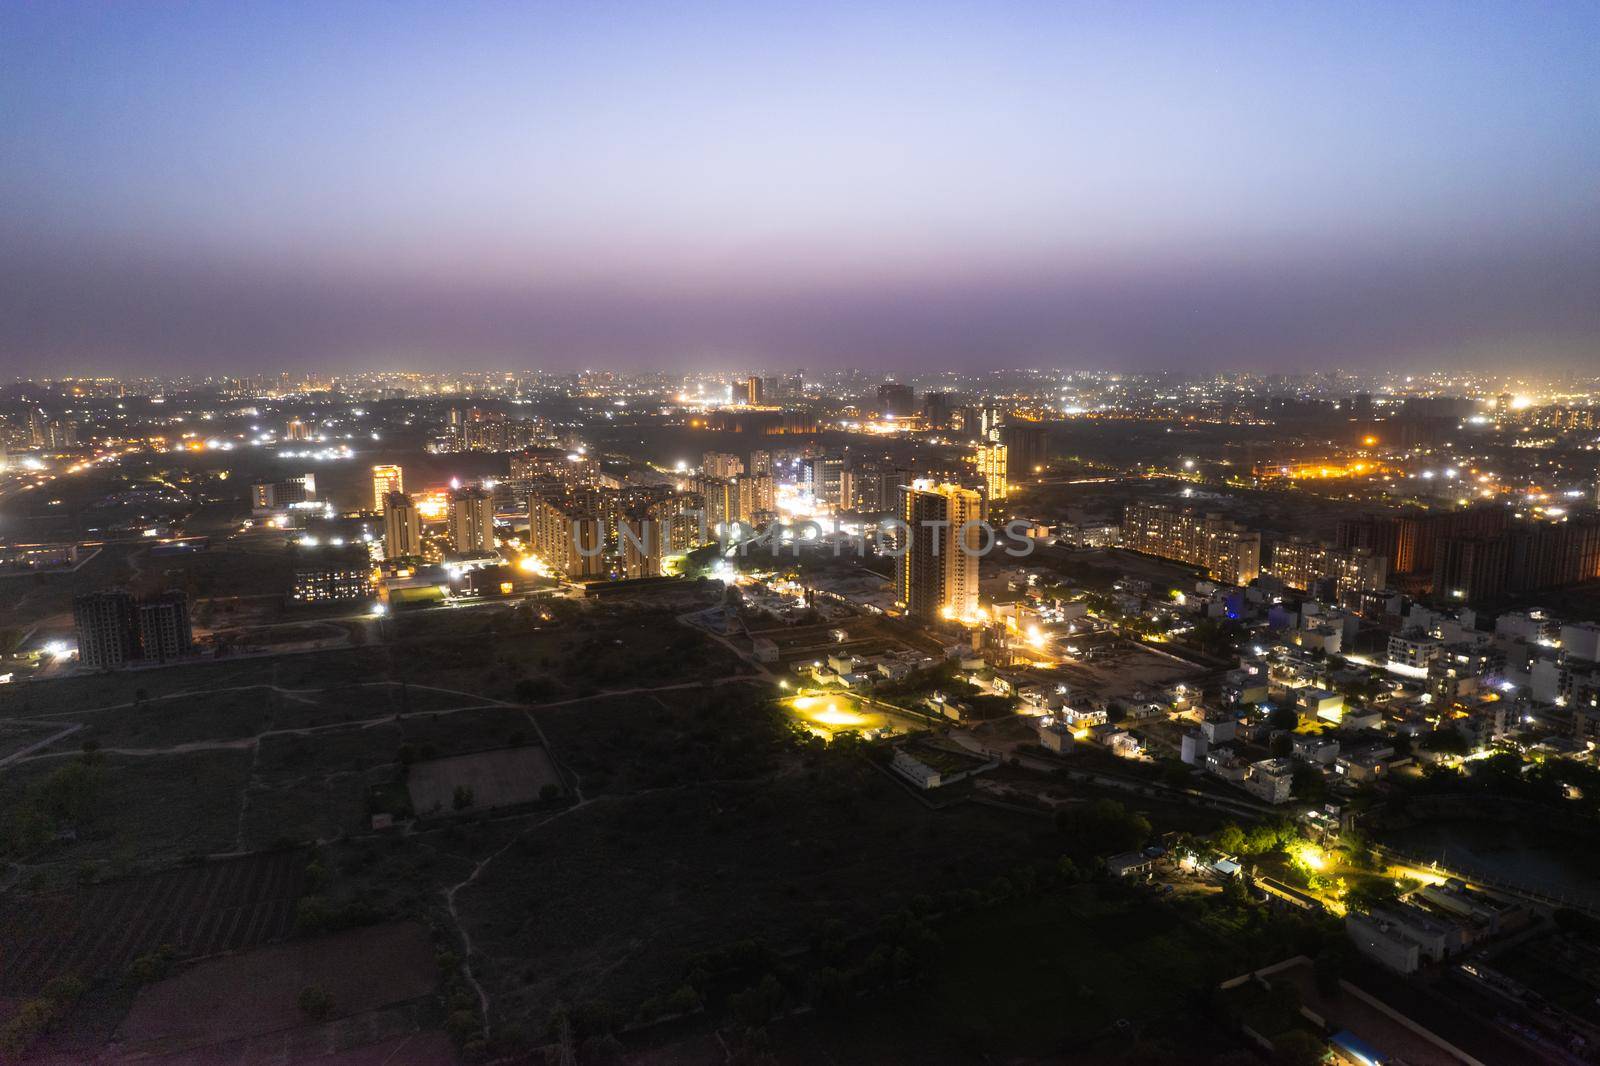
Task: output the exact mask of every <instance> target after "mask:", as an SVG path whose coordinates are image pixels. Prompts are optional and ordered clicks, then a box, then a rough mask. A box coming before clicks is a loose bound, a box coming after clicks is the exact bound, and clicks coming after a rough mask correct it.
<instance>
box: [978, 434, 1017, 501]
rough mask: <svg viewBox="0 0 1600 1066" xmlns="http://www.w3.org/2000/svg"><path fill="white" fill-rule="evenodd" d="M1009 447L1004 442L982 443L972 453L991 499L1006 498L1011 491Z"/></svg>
mask: <svg viewBox="0 0 1600 1066" xmlns="http://www.w3.org/2000/svg"><path fill="white" fill-rule="evenodd" d="M1006 455H1007V448H1006V446H1005V445H1004V444H980V445H978V446H977V448H976V449H974V450H973V453H972V462H973V465H974V466H976V467H977V468H978V477H980V478H981V479H983V488H984V492H986V493H987V494H988V497H989V499H990V500H991V501H999V500H1004V499H1005V498H1006V495H1007V494H1008V492H1009V491H1010V485H1009V483H1008V482H1007V480H1006Z"/></svg>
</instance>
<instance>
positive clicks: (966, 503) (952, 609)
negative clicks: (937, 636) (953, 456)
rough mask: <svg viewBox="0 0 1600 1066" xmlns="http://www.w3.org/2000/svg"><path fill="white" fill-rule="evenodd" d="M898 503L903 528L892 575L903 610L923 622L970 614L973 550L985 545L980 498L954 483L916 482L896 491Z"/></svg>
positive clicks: (974, 589) (974, 607) (974, 602)
mask: <svg viewBox="0 0 1600 1066" xmlns="http://www.w3.org/2000/svg"><path fill="white" fill-rule="evenodd" d="M900 502H901V506H900V517H901V519H902V520H903V521H904V522H905V524H906V527H907V528H906V530H905V531H904V536H905V538H906V543H905V545H904V552H903V553H902V554H901V556H900V559H899V561H898V574H897V577H898V591H899V598H900V602H901V603H903V604H904V605H905V610H906V614H907V615H909V616H910V617H912V618H918V619H921V620H923V621H933V620H935V619H939V618H971V617H973V616H975V615H976V614H977V611H978V563H979V553H980V552H981V551H982V550H983V548H984V547H986V545H985V544H984V543H983V532H982V530H981V529H980V528H978V527H977V523H979V522H981V521H982V520H983V497H982V496H981V495H980V494H979V493H978V492H976V491H974V490H972V489H965V488H961V487H960V486H958V485H951V484H949V483H937V484H936V483H934V482H932V481H921V480H919V481H913V482H912V483H911V484H910V485H907V486H905V487H904V488H903V489H902V490H901V497H900Z"/></svg>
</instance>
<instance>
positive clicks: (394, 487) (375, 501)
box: [372, 465, 406, 512]
mask: <svg viewBox="0 0 1600 1066" xmlns="http://www.w3.org/2000/svg"><path fill="white" fill-rule="evenodd" d="M404 491H406V484H405V475H404V473H403V472H402V471H401V469H400V468H399V467H398V466H392V465H384V466H375V467H373V468H372V509H373V510H374V511H380V512H381V511H382V510H383V498H384V497H385V496H387V495H389V493H391V492H404Z"/></svg>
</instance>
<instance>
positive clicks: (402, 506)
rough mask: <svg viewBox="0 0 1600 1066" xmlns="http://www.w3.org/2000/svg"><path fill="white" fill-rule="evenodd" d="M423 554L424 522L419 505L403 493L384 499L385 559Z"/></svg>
mask: <svg viewBox="0 0 1600 1066" xmlns="http://www.w3.org/2000/svg"><path fill="white" fill-rule="evenodd" d="M421 554H422V520H421V519H419V518H418V517H417V505H416V504H414V503H412V502H411V497H409V496H407V495H406V494H405V493H403V492H391V493H389V495H387V496H385V497H384V498H383V557H384V558H385V559H404V558H406V557H407V556H420V555H421Z"/></svg>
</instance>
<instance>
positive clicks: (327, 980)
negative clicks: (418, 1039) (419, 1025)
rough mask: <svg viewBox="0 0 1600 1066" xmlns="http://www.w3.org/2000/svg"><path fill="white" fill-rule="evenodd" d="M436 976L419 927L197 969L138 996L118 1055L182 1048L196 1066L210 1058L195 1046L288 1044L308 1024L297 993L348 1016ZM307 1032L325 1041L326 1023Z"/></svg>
mask: <svg viewBox="0 0 1600 1066" xmlns="http://www.w3.org/2000/svg"><path fill="white" fill-rule="evenodd" d="M438 979H439V976H438V970H437V967H436V966H435V964H434V947H433V942H432V939H431V937H430V936H429V935H428V931H427V930H426V929H425V928H423V927H422V926H421V925H417V924H414V923H409V922H408V923H399V924H393V925H381V926H370V927H368V928H365V929H355V930H350V931H348V932H344V933H336V934H334V935H332V936H326V937H317V938H315V939H309V940H296V941H292V942H290V943H286V944H279V945H274V946H272V947H265V948H258V949H256V950H254V951H248V952H245V953H243V954H238V955H226V956H223V957H221V958H215V959H207V960H204V961H202V962H199V963H196V964H195V965H194V966H191V967H190V968H189V969H187V970H185V971H183V972H182V973H179V974H177V975H175V976H173V977H169V978H167V979H166V980H164V981H160V982H158V983H156V984H154V985H151V986H150V987H148V988H146V989H144V990H143V991H141V992H140V993H139V997H138V998H137V999H136V1000H135V1001H134V1004H133V1009H132V1010H130V1011H129V1012H128V1016H127V1018H125V1019H124V1020H123V1023H122V1025H121V1027H120V1028H119V1029H118V1031H117V1039H118V1041H119V1042H120V1044H121V1045H122V1048H123V1050H124V1052H125V1053H134V1054H139V1055H164V1054H173V1053H177V1052H188V1053H189V1054H190V1057H191V1058H192V1059H197V1060H201V1061H210V1060H211V1059H212V1058H213V1057H216V1056H212V1055H201V1054H198V1052H199V1049H202V1048H219V1049H220V1048H221V1047H223V1046H229V1047H235V1046H237V1045H238V1044H239V1043H241V1042H242V1041H246V1040H248V1038H250V1037H254V1036H260V1035H262V1034H266V1033H272V1034H275V1037H274V1039H275V1040H278V1041H282V1042H284V1043H287V1044H289V1045H290V1046H292V1045H293V1043H294V1041H293V1037H292V1033H291V1032H290V1031H292V1030H296V1029H299V1028H302V1027H305V1026H307V1023H308V1022H310V1021H311V1019H309V1018H308V1017H307V1016H306V1014H305V1012H304V1011H302V1010H301V1008H300V1007H299V1006H298V1004H297V1003H296V998H297V997H298V996H299V994H300V992H301V990H302V989H304V988H308V987H310V988H317V989H321V990H322V991H324V992H327V993H328V994H329V995H331V996H332V1010H331V1012H330V1017H332V1018H351V1017H355V1016H361V1015H366V1014H367V1013H368V1012H373V1011H380V1010H382V1009H383V1008H390V1007H394V1006H396V1005H399V1004H406V1003H410V1002H413V1001H415V1000H418V999H420V998H421V997H423V996H426V995H428V994H430V993H431V992H432V991H433V989H434V987H435V986H436V985H437V984H438ZM390 1021H392V1020H384V1023H383V1024H389V1023H390ZM314 1028H315V1029H316V1030H317V1031H318V1033H319V1035H326V1029H325V1027H323V1026H316V1027H314ZM363 1028H369V1029H370V1026H365V1027H363ZM381 1035H382V1036H383V1037H384V1038H387V1037H388V1036H390V1035H392V1034H388V1033H382V1034H381ZM362 1036H363V1039H360V1040H359V1041H357V1042H358V1043H371V1042H372V1040H371V1038H370V1037H371V1034H370V1033H363V1034H362ZM347 1046H348V1045H347ZM327 1050H338V1048H337V1047H334V1048H328V1049H327ZM228 1057H229V1058H232V1057H235V1056H228ZM405 1061H412V1060H410V1059H407V1060H405Z"/></svg>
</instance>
